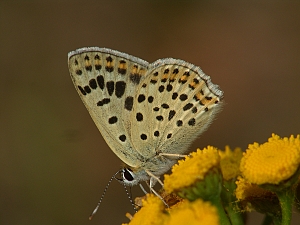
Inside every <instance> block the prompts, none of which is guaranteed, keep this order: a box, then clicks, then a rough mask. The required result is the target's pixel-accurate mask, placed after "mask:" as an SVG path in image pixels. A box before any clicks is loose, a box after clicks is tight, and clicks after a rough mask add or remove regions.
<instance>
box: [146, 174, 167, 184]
mask: <svg viewBox="0 0 300 225" xmlns="http://www.w3.org/2000/svg"><path fill="white" fill-rule="evenodd" d="M146 173H147V174H148V175H149V176H150V177H151V178H150V188H152V187H153V186H154V185H155V184H156V182H157V181H158V183H160V185H161V186H162V187H164V184H163V182H161V180H160V179H159V177H157V176H155V175H154V174H153V173H151V172H150V171H148V170H146Z"/></svg>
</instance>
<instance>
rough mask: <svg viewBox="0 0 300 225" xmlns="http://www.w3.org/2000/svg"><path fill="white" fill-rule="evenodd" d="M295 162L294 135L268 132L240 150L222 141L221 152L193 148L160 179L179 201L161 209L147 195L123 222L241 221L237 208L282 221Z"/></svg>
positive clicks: (298, 144) (299, 161)
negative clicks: (266, 136)
mask: <svg viewBox="0 0 300 225" xmlns="http://www.w3.org/2000/svg"><path fill="white" fill-rule="evenodd" d="M299 165H300V135H298V136H297V137H294V136H291V137H290V138H280V137H279V136H278V135H275V134H272V137H271V138H269V139H268V142H266V143H264V144H258V143H254V144H252V145H249V146H248V149H247V150H246V152H244V153H243V152H242V150H241V149H240V148H236V149H234V150H231V149H230V148H229V147H228V146H226V147H225V151H221V150H218V149H217V148H214V147H212V146H208V147H207V148H204V149H203V150H200V149H197V151H196V152H193V153H191V154H190V155H189V156H187V157H186V158H185V159H184V160H180V161H178V164H176V165H174V166H173V168H172V174H171V175H165V179H164V189H165V192H166V193H167V194H170V193H171V194H172V195H174V194H177V195H178V196H180V197H182V198H185V200H184V201H182V202H179V203H177V204H176V205H173V206H171V208H170V209H167V210H166V209H165V206H164V204H163V203H162V201H161V200H160V199H158V198H156V197H153V196H151V195H150V196H148V198H147V200H146V201H144V202H143V207H142V208H141V209H140V211H139V212H138V213H136V215H135V216H134V217H133V219H132V220H131V221H130V223H129V224H130V225H135V224H145V225H147V224H149V225H150V224H151V225H156V224H162V225H177V224H222V225H229V224H231V223H232V221H235V222H237V221H238V222H237V224H242V223H243V219H242V216H241V215H240V213H241V212H242V211H244V210H249V211H250V210H253V209H254V210H256V211H259V212H261V213H265V214H267V215H269V216H270V215H271V216H273V217H272V218H273V221H276V220H277V222H276V223H280V220H281V219H278V218H282V221H283V223H282V224H288V221H289V220H290V218H291V214H290V212H291V208H289V207H291V206H292V204H293V199H294V195H293V194H294V193H293V192H292V191H291V190H292V188H291V186H292V185H294V184H295V183H296V182H299V173H300V169H299ZM202 199H203V200H202ZM177 200H178V199H177ZM204 200H205V202H204ZM237 200H238V201H237ZM230 221H231V222H230ZM232 224H234V223H232Z"/></svg>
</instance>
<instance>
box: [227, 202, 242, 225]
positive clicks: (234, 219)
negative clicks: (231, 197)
mask: <svg viewBox="0 0 300 225" xmlns="http://www.w3.org/2000/svg"><path fill="white" fill-rule="evenodd" d="M235 208H236V207H235V206H234V205H233V204H229V206H227V207H226V212H227V214H228V217H229V219H230V221H231V224H234V225H244V220H243V217H242V214H241V213H240V212H237V211H236V210H234V209H235Z"/></svg>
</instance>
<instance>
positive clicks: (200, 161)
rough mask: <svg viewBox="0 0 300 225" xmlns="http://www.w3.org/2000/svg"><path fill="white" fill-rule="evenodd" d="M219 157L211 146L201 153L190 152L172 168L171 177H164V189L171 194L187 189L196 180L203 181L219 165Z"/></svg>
mask: <svg viewBox="0 0 300 225" xmlns="http://www.w3.org/2000/svg"><path fill="white" fill-rule="evenodd" d="M219 161H220V157H219V154H218V150H217V149H216V148H214V147H212V146H208V147H207V148H204V149H203V150H202V151H201V150H200V149H197V152H192V153H191V154H190V156H188V157H186V158H185V159H184V160H180V161H178V164H176V165H174V166H173V168H172V174H171V175H165V182H164V188H165V190H166V192H168V193H171V192H173V191H178V190H180V189H181V188H184V187H188V186H190V185H192V184H193V183H195V182H196V181H198V180H203V179H204V177H205V175H206V174H207V173H208V172H209V171H210V170H211V169H212V168H214V167H217V166H218V165H219Z"/></svg>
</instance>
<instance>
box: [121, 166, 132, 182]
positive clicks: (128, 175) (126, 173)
mask: <svg viewBox="0 0 300 225" xmlns="http://www.w3.org/2000/svg"><path fill="white" fill-rule="evenodd" d="M123 180H124V181H133V180H134V176H133V173H132V170H131V169H129V168H125V169H123Z"/></svg>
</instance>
